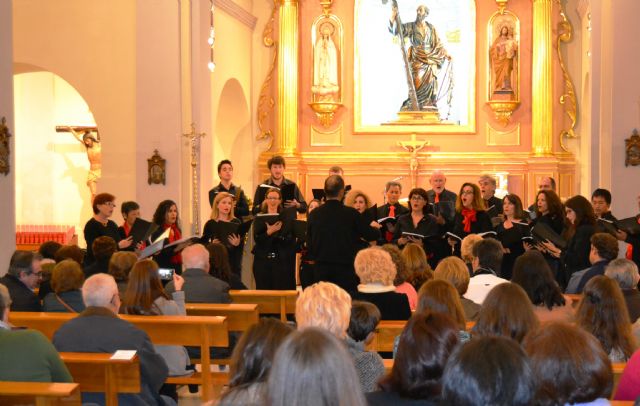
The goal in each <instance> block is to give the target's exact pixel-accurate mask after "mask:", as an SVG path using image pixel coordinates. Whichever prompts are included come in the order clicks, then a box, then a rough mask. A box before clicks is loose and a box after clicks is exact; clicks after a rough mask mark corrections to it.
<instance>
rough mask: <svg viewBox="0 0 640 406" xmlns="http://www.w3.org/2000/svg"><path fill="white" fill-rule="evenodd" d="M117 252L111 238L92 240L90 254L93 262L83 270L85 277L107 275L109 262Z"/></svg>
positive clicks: (104, 237) (116, 247)
mask: <svg viewBox="0 0 640 406" xmlns="http://www.w3.org/2000/svg"><path fill="white" fill-rule="evenodd" d="M117 250H118V246H117V245H116V242H115V241H114V239H113V238H111V237H108V236H102V237H98V238H96V239H95V240H93V244H92V252H93V259H94V261H93V262H92V263H91V265H89V266H86V267H85V268H84V275H85V277H87V278H88V277H90V276H91V275H95V274H97V273H108V272H109V260H110V259H111V256H112V255H113V254H114V253H115V252H116V251H117Z"/></svg>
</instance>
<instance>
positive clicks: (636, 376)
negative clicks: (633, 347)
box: [613, 351, 640, 401]
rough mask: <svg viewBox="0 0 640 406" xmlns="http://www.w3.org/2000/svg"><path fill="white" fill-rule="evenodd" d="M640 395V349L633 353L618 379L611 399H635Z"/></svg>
mask: <svg viewBox="0 0 640 406" xmlns="http://www.w3.org/2000/svg"><path fill="white" fill-rule="evenodd" d="M638 397H640V351H636V352H634V353H633V355H632V356H631V358H630V359H629V361H627V365H626V366H625V367H624V371H623V372H622V376H621V377H620V380H619V381H618V386H617V388H616V394H615V396H614V397H613V400H631V401H633V400H636V399H638Z"/></svg>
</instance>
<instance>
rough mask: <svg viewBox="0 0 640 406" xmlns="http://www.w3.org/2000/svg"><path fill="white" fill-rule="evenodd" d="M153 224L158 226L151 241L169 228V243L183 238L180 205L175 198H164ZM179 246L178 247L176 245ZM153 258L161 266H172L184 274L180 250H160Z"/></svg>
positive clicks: (154, 214)
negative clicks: (179, 213) (179, 212)
mask: <svg viewBox="0 0 640 406" xmlns="http://www.w3.org/2000/svg"><path fill="white" fill-rule="evenodd" d="M153 224H154V225H155V226H156V227H157V228H156V231H154V232H153V233H152V234H151V241H155V240H156V239H157V238H158V237H160V235H161V234H162V233H164V232H165V230H167V229H170V230H169V238H168V240H169V243H173V242H175V241H178V240H180V239H182V230H181V229H180V218H179V216H178V205H176V203H175V202H174V201H173V200H163V201H162V202H160V204H159V205H158V208H157V209H156V211H155V213H153ZM176 248H177V247H176ZM153 259H154V260H155V261H156V262H157V264H158V266H159V267H160V268H171V269H173V270H174V271H175V272H176V273H177V274H178V275H180V274H182V256H181V255H180V253H179V252H176V251H173V250H171V249H169V248H167V249H164V250H162V251H160V252H159V253H158V254H156V255H155V256H154V257H153Z"/></svg>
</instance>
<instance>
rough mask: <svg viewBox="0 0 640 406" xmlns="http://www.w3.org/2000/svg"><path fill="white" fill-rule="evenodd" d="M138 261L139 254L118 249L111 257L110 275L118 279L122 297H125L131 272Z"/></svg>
mask: <svg viewBox="0 0 640 406" xmlns="http://www.w3.org/2000/svg"><path fill="white" fill-rule="evenodd" d="M136 262H138V256H137V255H136V254H135V253H133V252H129V251H118V252H116V253H114V254H113V255H112V256H111V258H110V259H109V275H111V276H113V279H115V280H116V283H117V284H118V292H120V297H124V292H125V291H126V290H127V284H128V283H129V273H130V272H131V268H133V265H135V263H136Z"/></svg>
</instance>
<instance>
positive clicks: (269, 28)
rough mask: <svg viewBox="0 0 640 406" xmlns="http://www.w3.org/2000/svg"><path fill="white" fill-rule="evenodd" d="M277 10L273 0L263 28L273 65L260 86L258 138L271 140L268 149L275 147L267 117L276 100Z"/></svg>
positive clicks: (271, 113)
mask: <svg viewBox="0 0 640 406" xmlns="http://www.w3.org/2000/svg"><path fill="white" fill-rule="evenodd" d="M277 12H278V3H277V0H273V8H272V9H271V17H270V18H269V21H268V22H267V23H266V24H265V26H264V29H263V30H262V43H263V45H264V46H265V47H267V48H273V56H272V60H271V67H270V68H269V71H268V72H267V76H266V77H265V79H264V82H263V83H262V87H261V88H260V96H259V97H258V108H257V116H258V129H259V130H260V132H259V134H258V136H257V137H256V139H258V140H269V146H268V147H267V149H266V150H267V151H270V150H271V148H272V147H273V131H272V130H271V128H268V127H269V126H268V123H267V119H268V118H269V116H272V115H273V111H274V107H275V100H274V99H273V96H272V92H271V84H272V79H273V72H274V71H275V69H276V64H277V63H278V47H277V46H276V41H275V39H274V38H273V33H274V30H275V21H276V13H277Z"/></svg>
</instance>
